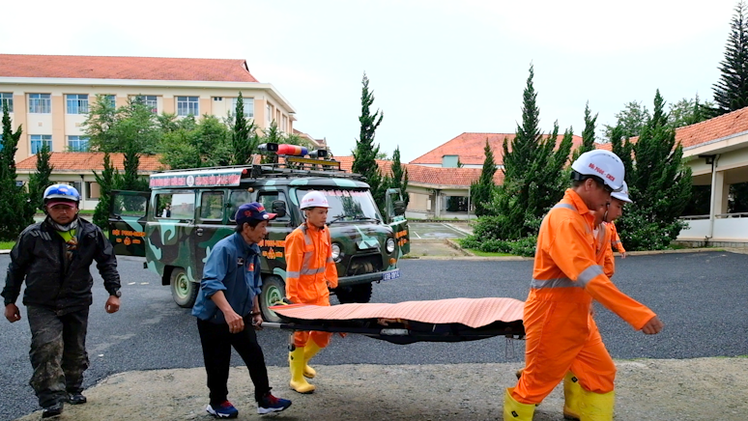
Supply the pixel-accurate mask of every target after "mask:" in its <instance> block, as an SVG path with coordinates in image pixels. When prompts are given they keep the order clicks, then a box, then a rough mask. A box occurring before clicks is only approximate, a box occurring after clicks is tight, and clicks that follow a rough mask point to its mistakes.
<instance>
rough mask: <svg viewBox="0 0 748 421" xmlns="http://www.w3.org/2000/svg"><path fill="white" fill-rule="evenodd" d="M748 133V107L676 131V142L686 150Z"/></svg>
mask: <svg viewBox="0 0 748 421" xmlns="http://www.w3.org/2000/svg"><path fill="white" fill-rule="evenodd" d="M746 131H748V107H746V108H741V109H739V110H736V111H733V112H731V113H727V114H724V115H721V116H719V117H715V118H711V119H709V120H706V121H702V122H701V123H696V124H691V125H690V126H684V127H679V128H677V129H675V141H676V142H680V143H681V144H682V145H683V147H684V148H690V147H693V146H698V145H701V144H703V143H708V142H711V141H714V140H719V139H723V138H725V137H729V136H732V135H737V134H739V133H743V132H746Z"/></svg>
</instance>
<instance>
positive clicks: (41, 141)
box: [31, 134, 52, 154]
mask: <svg viewBox="0 0 748 421" xmlns="http://www.w3.org/2000/svg"><path fill="white" fill-rule="evenodd" d="M45 145H46V146H47V149H49V151H50V152H52V135H51V134H32V135H31V153H32V154H36V153H38V152H39V151H40V150H42V147H43V146H45Z"/></svg>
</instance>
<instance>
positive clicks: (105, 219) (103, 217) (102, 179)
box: [93, 152, 119, 230]
mask: <svg viewBox="0 0 748 421" xmlns="http://www.w3.org/2000/svg"><path fill="white" fill-rule="evenodd" d="M94 177H95V178H96V183H97V184H98V185H99V203H98V204H97V205H96V209H95V210H94V216H93V223H94V224H96V225H98V226H99V227H100V228H101V229H103V230H106V229H108V225H109V208H110V207H111V203H112V197H111V192H112V190H116V189H118V188H119V173H118V172H117V170H116V169H114V166H113V165H112V160H111V157H110V156H109V152H104V171H102V172H101V174H97V173H96V172H94Z"/></svg>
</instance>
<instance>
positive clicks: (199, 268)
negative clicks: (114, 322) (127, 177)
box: [109, 156, 410, 321]
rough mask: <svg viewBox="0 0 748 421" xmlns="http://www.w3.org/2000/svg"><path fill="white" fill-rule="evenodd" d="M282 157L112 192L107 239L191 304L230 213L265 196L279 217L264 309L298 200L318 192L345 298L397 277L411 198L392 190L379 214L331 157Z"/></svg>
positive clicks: (279, 280)
mask: <svg viewBox="0 0 748 421" xmlns="http://www.w3.org/2000/svg"><path fill="white" fill-rule="evenodd" d="M278 158H280V160H281V161H282V162H281V163H271V164H258V165H247V166H235V167H219V168H208V169H193V170H177V171H164V172H159V173H155V174H153V175H151V176H150V188H151V191H150V192H129V191H115V192H114V193H113V198H112V212H111V215H110V220H109V221H110V224H109V225H110V237H109V238H110V241H111V242H112V243H113V244H114V248H115V252H116V253H117V254H122V255H131V256H145V258H146V262H145V264H144V266H145V267H146V268H148V269H150V270H152V271H153V272H156V273H157V274H158V275H160V276H161V283H162V285H169V286H171V292H172V297H173V298H174V301H175V302H176V303H177V304H178V305H179V306H181V307H192V305H193V304H194V302H195V298H196V297H197V293H198V290H199V287H200V279H201V278H202V272H203V266H204V264H205V262H206V261H207V256H208V255H209V254H210V252H211V249H212V247H213V246H214V245H215V244H216V243H217V242H218V241H219V240H220V239H222V238H224V237H226V236H228V235H230V234H231V233H233V232H234V227H235V225H236V223H235V221H234V214H235V213H236V210H237V208H238V207H239V206H240V205H241V204H242V203H246V202H253V201H256V202H260V203H262V204H263V205H264V206H265V208H266V209H268V210H269V211H270V212H273V213H277V214H278V216H277V217H276V218H275V219H274V220H272V221H270V223H269V224H268V236H267V238H266V239H265V240H264V241H263V242H261V243H260V244H259V246H260V249H261V250H262V259H261V260H262V277H263V286H262V294H261V295H260V306H261V308H262V312H263V317H264V318H265V320H268V321H277V320H278V318H277V316H276V315H275V314H274V313H273V312H272V311H271V310H269V309H268V307H269V306H271V305H273V304H274V303H276V302H278V301H280V300H281V299H282V298H283V297H284V296H285V277H286V260H285V238H286V235H288V234H289V233H290V232H291V231H292V230H293V229H295V228H296V227H298V226H299V225H301V224H302V223H303V221H304V217H303V214H302V212H301V210H300V209H299V203H300V202H301V198H302V197H303V196H304V195H305V194H306V193H307V192H309V191H311V190H317V191H321V192H322V193H324V194H325V196H326V197H327V199H328V201H329V203H330V209H329V213H328V217H327V218H328V219H327V224H328V226H329V230H330V235H331V237H332V241H333V246H332V247H333V258H334V259H335V263H336V265H337V269H338V276H339V280H338V284H339V286H338V288H336V289H335V290H333V291H332V292H333V293H334V294H335V295H336V296H337V298H338V301H339V302H341V303H349V302H360V303H365V302H369V300H370V298H371V293H372V284H373V283H375V282H381V281H389V280H392V279H396V278H399V277H400V270H399V269H398V266H397V263H398V260H399V259H400V257H402V256H403V255H404V254H407V253H408V252H409V250H410V243H409V241H410V238H409V233H408V223H407V220H406V219H405V217H404V214H405V204H404V202H403V201H402V199H401V196H400V191H399V190H395V189H390V190H389V191H388V192H387V203H386V204H385V209H386V212H385V213H386V215H381V214H380V212H379V210H378V208H377V205H376V203H375V202H374V199H373V197H372V195H371V192H370V189H369V185H368V184H366V183H364V182H363V181H361V179H360V176H358V175H356V174H351V173H346V172H344V171H342V170H341V169H340V163H339V162H337V161H334V160H328V159H319V158H306V157H294V156H279V157H278Z"/></svg>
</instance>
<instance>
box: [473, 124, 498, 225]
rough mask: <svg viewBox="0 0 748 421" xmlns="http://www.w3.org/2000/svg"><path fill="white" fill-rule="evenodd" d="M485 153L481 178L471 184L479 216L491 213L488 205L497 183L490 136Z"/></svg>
mask: <svg viewBox="0 0 748 421" xmlns="http://www.w3.org/2000/svg"><path fill="white" fill-rule="evenodd" d="M483 155H484V156H485V158H484V159H483V168H482V169H481V173H480V178H478V181H475V182H473V183H472V184H471V185H470V198H471V199H470V201H471V203H472V204H473V206H474V207H475V215H477V216H485V215H488V214H489V210H488V205H489V203H490V202H491V199H492V197H493V192H494V191H495V190H496V184H495V183H494V181H493V176H494V174H495V173H496V161H495V160H494V157H493V151H492V150H491V145H490V144H489V143H488V138H486V146H485V147H483Z"/></svg>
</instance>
